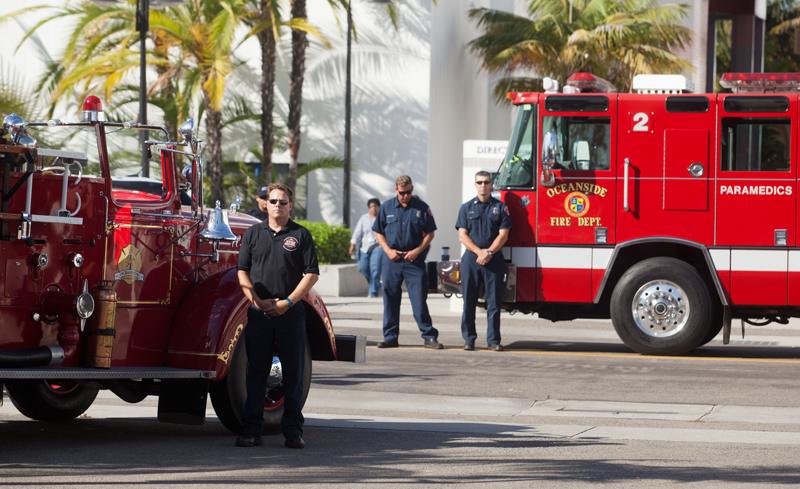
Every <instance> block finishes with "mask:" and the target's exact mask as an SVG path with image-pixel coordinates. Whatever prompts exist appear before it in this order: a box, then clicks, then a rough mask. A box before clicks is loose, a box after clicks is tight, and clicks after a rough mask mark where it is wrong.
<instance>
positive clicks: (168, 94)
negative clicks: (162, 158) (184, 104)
mask: <svg viewBox="0 0 800 489" xmlns="http://www.w3.org/2000/svg"><path fill="white" fill-rule="evenodd" d="M152 37H153V44H154V45H155V55H156V56H158V57H159V58H162V59H164V60H165V61H168V60H169V55H168V52H167V50H168V49H169V45H168V44H167V42H166V36H165V34H164V33H156V32H153V33H152ZM170 68H171V67H170V66H164V65H160V64H157V65H155V69H156V73H158V77H159V78H161V77H162V76H164V74H165V73H166V72H167V71H168V70H169V69H170ZM179 79H180V71H178V73H175V74H174V76H173V77H172V78H171V79H170V80H169V81H168V82H166V83H165V84H164V85H163V86H162V87H161V90H159V92H158V94H159V96H161V97H163V98H164V99H165V100H172V101H173V103H174V104H175V107H174V110H172V111H170V110H165V111H164V112H165V114H164V127H166V128H167V131H169V135H170V140H171V141H180V140H181V136H180V134H178V125H179V124H180V122H179V121H178V90H177V85H176V83H177V80H179Z"/></svg>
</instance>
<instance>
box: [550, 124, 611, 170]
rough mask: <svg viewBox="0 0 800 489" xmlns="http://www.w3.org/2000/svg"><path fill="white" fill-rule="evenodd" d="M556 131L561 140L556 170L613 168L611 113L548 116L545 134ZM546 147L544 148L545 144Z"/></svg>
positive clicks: (555, 165) (558, 139)
mask: <svg viewBox="0 0 800 489" xmlns="http://www.w3.org/2000/svg"><path fill="white" fill-rule="evenodd" d="M548 132H552V133H554V134H555V140H556V141H557V143H558V149H557V151H556V155H557V161H556V163H555V164H554V166H553V168H554V169H556V170H608V169H610V168H611V161H610V151H609V149H610V148H611V119H610V118H608V117H583V116H546V117H543V118H542V134H547V133H548ZM543 150H544V148H543Z"/></svg>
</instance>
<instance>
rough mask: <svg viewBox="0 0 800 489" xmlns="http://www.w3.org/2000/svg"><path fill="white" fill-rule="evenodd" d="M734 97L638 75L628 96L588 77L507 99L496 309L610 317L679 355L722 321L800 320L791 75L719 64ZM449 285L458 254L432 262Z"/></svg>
mask: <svg viewBox="0 0 800 489" xmlns="http://www.w3.org/2000/svg"><path fill="white" fill-rule="evenodd" d="M720 81H721V84H722V86H724V87H727V88H730V89H732V91H733V93H730V94H695V93H692V92H693V90H692V86H691V81H689V80H687V79H686V78H684V77H682V76H674V75H640V76H637V77H636V79H635V80H634V84H633V91H635V92H636V93H616V89H615V88H614V86H613V85H611V84H610V83H608V82H607V81H605V80H602V79H600V78H598V77H595V76H592V75H591V74H587V73H577V74H575V75H573V76H572V77H570V78H569V80H567V83H566V86H565V88H564V93H558V91H557V85H555V84H554V83H553V82H552V81H549V80H548V84H549V85H550V87H548V88H553V86H554V85H555V90H549V91H548V92H546V93H543V94H542V93H509V94H508V98H509V99H510V100H511V101H512V103H513V104H514V105H516V106H517V107H518V112H517V118H516V124H515V127H514V131H513V134H512V136H511V140H510V144H509V147H508V152H507V155H506V157H505V159H504V161H503V163H502V165H501V167H500V170H499V173H498V177H497V180H496V186H495V190H496V191H498V193H499V196H500V197H499V198H501V200H503V201H504V202H505V203H506V204H507V205H508V207H509V208H510V210H511V216H512V218H513V229H512V233H511V238H510V239H509V241H508V242H507V244H506V248H505V249H504V250H503V253H504V256H505V258H506V260H507V261H508V268H509V270H508V274H507V281H506V284H507V287H506V291H505V296H504V299H503V307H504V308H505V309H507V310H517V311H521V312H524V313H537V314H538V315H539V317H541V318H545V319H549V320H552V321H563V320H571V319H577V318H603V319H608V318H610V319H611V320H612V322H613V324H614V328H615V329H616V331H617V333H618V334H619V336H620V338H621V339H622V340H623V341H624V342H625V344H627V345H628V346H629V347H630V348H632V349H633V350H635V351H637V352H640V353H645V354H663V355H680V354H684V353H686V352H688V351H690V350H692V349H694V348H696V347H698V346H701V345H703V344H705V343H707V342H709V341H710V340H712V339H713V338H714V337H715V336H716V335H717V334H718V333H719V332H720V330H723V340H724V342H725V343H728V341H729V336H730V327H731V320H732V319H733V318H740V319H742V321H743V322H742V327H744V322H748V323H749V324H753V325H763V324H766V323H768V322H771V321H777V322H779V323H786V321H787V318H789V317H800V248H798V242H797V229H798V221H800V215H798V212H797V191H798V186H797V179H798V178H799V177H800V173H799V172H798V168H797V167H798V164H799V163H800V161H798V154H797V146H798V140H797V134H798V93H799V92H800V74H797V73H792V74H780V73H766V74H765V73H755V74H743V73H728V74H725V75H723V76H722V78H721V80H720ZM438 266H439V270H438V274H437V276H438V277H439V283H440V288H442V287H443V289H444V290H447V289H449V290H450V291H453V290H458V279H459V276H458V273H457V272H458V263H455V262H445V263H440V264H439V265H438Z"/></svg>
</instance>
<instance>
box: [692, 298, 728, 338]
mask: <svg viewBox="0 0 800 489" xmlns="http://www.w3.org/2000/svg"><path fill="white" fill-rule="evenodd" d="M712 300H713V299H712ZM714 302H717V301H714ZM716 305H717V307H715V308H714V314H713V316H712V318H711V324H710V325H709V328H708V333H707V334H706V337H705V338H703V341H701V342H700V345H698V346H703V345H705V344H708V342H710V341H711V340H713V339H714V338H716V337H717V335H718V334H719V332H720V331H722V313H723V307H722V304H721V303H718V302H717V304H716Z"/></svg>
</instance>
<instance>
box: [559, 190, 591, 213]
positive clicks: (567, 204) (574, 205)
mask: <svg viewBox="0 0 800 489" xmlns="http://www.w3.org/2000/svg"><path fill="white" fill-rule="evenodd" d="M564 209H565V210H566V211H567V214H569V215H570V216H572V217H582V216H583V215H584V214H586V213H587V212H589V197H587V196H586V194H584V193H583V192H572V193H570V194H569V195H567V198H566V199H564Z"/></svg>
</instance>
